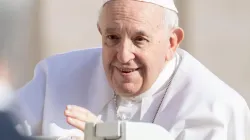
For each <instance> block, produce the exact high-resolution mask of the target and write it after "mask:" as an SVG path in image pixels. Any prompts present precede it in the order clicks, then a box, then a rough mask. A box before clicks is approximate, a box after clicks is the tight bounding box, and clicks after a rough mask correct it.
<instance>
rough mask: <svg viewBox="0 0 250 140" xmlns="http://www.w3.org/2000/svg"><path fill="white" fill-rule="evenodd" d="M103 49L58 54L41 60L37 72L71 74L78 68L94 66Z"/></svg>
mask: <svg viewBox="0 0 250 140" xmlns="http://www.w3.org/2000/svg"><path fill="white" fill-rule="evenodd" d="M101 50H102V49H101V48H88V49H83V50H76V51H71V52H66V53H61V54H56V55H53V56H50V57H47V58H45V59H43V60H41V61H40V62H39V63H38V64H37V65H36V68H35V69H36V70H38V71H39V70H42V71H44V72H45V73H46V74H48V72H53V73H54V72H56V71H64V72H66V71H67V72H70V71H71V70H75V69H78V68H87V67H91V66H94V65H95V64H96V63H97V62H99V60H100V57H101Z"/></svg>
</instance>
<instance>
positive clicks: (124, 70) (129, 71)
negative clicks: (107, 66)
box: [115, 67, 140, 76]
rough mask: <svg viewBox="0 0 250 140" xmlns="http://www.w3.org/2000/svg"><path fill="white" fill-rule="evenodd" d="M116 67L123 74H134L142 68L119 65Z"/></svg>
mask: <svg viewBox="0 0 250 140" xmlns="http://www.w3.org/2000/svg"><path fill="white" fill-rule="evenodd" d="M115 68H116V70H117V71H118V72H119V73H120V74H121V75H123V76H129V75H132V74H134V73H135V72H137V71H139V70H140V68H118V67H115Z"/></svg>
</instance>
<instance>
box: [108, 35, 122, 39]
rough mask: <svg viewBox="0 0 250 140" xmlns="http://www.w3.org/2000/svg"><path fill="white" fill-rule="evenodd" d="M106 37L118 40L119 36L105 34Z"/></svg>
mask: <svg viewBox="0 0 250 140" xmlns="http://www.w3.org/2000/svg"><path fill="white" fill-rule="evenodd" d="M107 39H109V40H118V39H119V37H118V36H117V35H107Z"/></svg>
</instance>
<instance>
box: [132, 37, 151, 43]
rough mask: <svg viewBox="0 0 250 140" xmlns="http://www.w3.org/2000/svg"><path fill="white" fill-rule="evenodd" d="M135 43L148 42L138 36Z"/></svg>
mask: <svg viewBox="0 0 250 140" xmlns="http://www.w3.org/2000/svg"><path fill="white" fill-rule="evenodd" d="M135 41H136V42H144V41H146V42H147V41H148V40H147V39H146V38H144V37H142V36H138V37H136V38H135Z"/></svg>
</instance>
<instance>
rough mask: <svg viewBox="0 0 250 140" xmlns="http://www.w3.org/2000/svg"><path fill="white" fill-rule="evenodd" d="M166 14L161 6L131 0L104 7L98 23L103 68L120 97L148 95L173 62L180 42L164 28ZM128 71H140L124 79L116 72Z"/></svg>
mask: <svg viewBox="0 0 250 140" xmlns="http://www.w3.org/2000/svg"><path fill="white" fill-rule="evenodd" d="M165 12H166V11H165V9H164V8H162V7H160V6H157V5H154V4H151V3H144V2H138V1H132V0H127V1H119V0H112V1H109V2H108V3H106V4H105V6H104V7H103V9H102V12H101V14H100V17H99V22H98V29H99V31H100V34H101V35H102V40H103V64H104V70H105V73H106V77H107V79H108V82H109V84H110V86H111V87H112V88H113V89H114V91H115V92H116V93H117V94H119V95H120V94H121V95H122V96H137V95H139V94H141V93H143V92H145V91H146V90H148V89H149V88H150V87H151V86H152V84H153V83H154V82H155V80H156V78H157V77H158V75H159V74H160V72H161V71H162V69H163V67H164V66H165V64H166V63H168V61H169V60H171V57H172V53H174V51H175V47H177V46H176V43H175V42H177V41H180V40H177V39H176V36H171V35H172V32H170V30H169V28H168V26H166V24H163V23H164V22H163V21H165ZM156 15H157V16H156ZM172 37H174V38H175V39H174V40H173V39H170V38H172ZM170 41H171V42H170ZM171 43H174V44H172V46H171ZM177 43H179V42H177ZM171 47H173V48H171ZM172 49H173V50H172ZM126 67H128V68H131V69H132V68H139V70H138V71H135V72H133V73H132V74H133V76H124V75H122V74H121V72H119V71H120V70H118V69H117V68H126Z"/></svg>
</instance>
